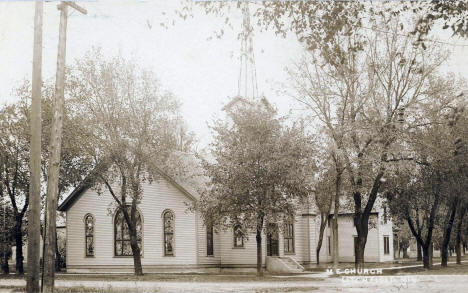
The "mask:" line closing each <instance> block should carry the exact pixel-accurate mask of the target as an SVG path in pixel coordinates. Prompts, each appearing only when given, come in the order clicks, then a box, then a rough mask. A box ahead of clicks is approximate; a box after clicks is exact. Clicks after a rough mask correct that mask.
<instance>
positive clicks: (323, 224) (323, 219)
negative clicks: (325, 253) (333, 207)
mask: <svg viewBox="0 0 468 293" xmlns="http://www.w3.org/2000/svg"><path fill="white" fill-rule="evenodd" d="M327 220H328V214H327V213H322V214H321V215H320V232H319V239H318V242H317V248H316V251H315V252H316V254H317V264H320V249H321V248H322V242H323V233H324V231H325V228H326V227H327Z"/></svg>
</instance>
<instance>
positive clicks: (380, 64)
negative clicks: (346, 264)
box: [289, 18, 444, 267]
mask: <svg viewBox="0 0 468 293" xmlns="http://www.w3.org/2000/svg"><path fill="white" fill-rule="evenodd" d="M374 25H375V26H376V27H377V28H382V30H383V31H390V32H389V33H379V32H377V31H361V32H360V33H359V34H358V33H354V34H352V35H346V34H344V35H343V34H342V35H334V37H333V38H332V39H330V40H327V41H326V42H325V41H323V42H322V43H317V44H316V45H317V48H319V50H318V51H312V52H310V53H307V54H306V56H305V57H304V58H303V59H302V60H301V61H300V62H299V63H298V64H297V65H296V67H295V68H293V69H291V70H290V71H289V72H290V76H291V81H292V83H293V90H294V92H295V94H294V96H295V97H296V99H297V100H298V101H300V102H302V103H303V104H304V105H305V106H306V107H307V109H309V110H310V113H311V116H312V117H314V118H315V121H317V122H318V123H320V124H319V125H321V126H323V127H325V128H326V130H327V131H326V133H327V135H328V137H329V138H330V139H331V140H332V141H333V143H334V149H336V156H337V158H338V159H339V161H341V162H342V163H341V164H343V165H344V167H345V172H346V174H347V179H348V180H347V181H348V182H349V184H350V188H351V191H352V192H351V197H352V199H353V202H354V211H355V215H354V223H355V226H356V230H357V234H358V239H357V245H356V254H355V255H356V262H355V264H356V267H362V266H363V263H364V249H365V245H366V241H367V232H368V220H369V215H370V212H371V211H372V209H373V207H374V203H375V200H376V198H377V196H378V194H379V191H380V188H381V185H382V184H383V183H384V182H385V178H384V175H385V172H386V168H387V166H388V164H389V163H390V162H393V161H397V160H400V159H401V158H395V157H393V156H392V155H391V154H392V152H394V151H395V150H394V148H395V147H398V145H396V144H395V141H396V138H397V137H398V136H399V135H400V131H399V129H398V127H397V125H398V120H399V119H400V118H399V117H400V114H401V115H403V111H404V110H403V109H405V108H408V107H412V106H415V105H417V104H418V103H421V101H423V100H425V98H426V97H427V93H428V91H429V90H435V89H430V88H431V79H432V76H433V75H434V74H435V72H436V70H437V68H438V67H439V66H440V65H441V63H442V62H443V60H444V55H443V54H442V53H441V52H440V51H439V50H438V49H437V48H431V49H430V50H423V49H421V48H418V47H414V46H413V45H412V41H411V37H404V36H402V35H401V34H400V33H399V30H400V28H399V26H398V25H397V24H396V22H395V21H392V20H389V19H384V18H382V19H380V20H375V22H374ZM349 29H353V28H352V27H349ZM358 47H361V48H360V49H356V48H358Z"/></svg>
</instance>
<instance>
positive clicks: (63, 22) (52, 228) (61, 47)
mask: <svg viewBox="0 0 468 293" xmlns="http://www.w3.org/2000/svg"><path fill="white" fill-rule="evenodd" d="M68 6H71V7H72V8H74V9H76V10H77V11H79V12H81V13H83V14H86V13H87V11H86V9H84V8H82V7H80V6H78V5H76V4H75V3H74V2H69V1H62V2H60V4H59V5H58V6H57V8H58V9H59V10H60V26H59V44H58V53H57V74H56V81H55V103H54V104H55V105H54V116H53V120H52V131H51V136H50V153H49V170H48V172H47V203H46V204H47V211H46V213H47V214H46V219H47V220H46V231H47V232H46V239H45V247H46V249H45V251H44V281H43V286H42V288H41V289H42V290H43V291H44V292H54V283H55V261H56V260H55V255H56V254H55V246H56V238H55V232H56V218H57V201H58V183H59V170H60V153H61V148H62V123H63V104H64V87H65V53H66V38H67V18H68Z"/></svg>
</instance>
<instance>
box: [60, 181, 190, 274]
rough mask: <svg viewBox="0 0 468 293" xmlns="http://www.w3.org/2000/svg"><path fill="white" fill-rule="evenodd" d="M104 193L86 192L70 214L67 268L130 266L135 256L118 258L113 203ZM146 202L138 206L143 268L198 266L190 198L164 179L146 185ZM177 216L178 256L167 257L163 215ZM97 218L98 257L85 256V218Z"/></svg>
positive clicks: (72, 207)
mask: <svg viewBox="0 0 468 293" xmlns="http://www.w3.org/2000/svg"><path fill="white" fill-rule="evenodd" d="M102 191H103V193H102V194H101V195H98V193H97V192H96V191H95V190H93V189H88V190H86V191H85V192H84V193H83V194H82V195H81V197H80V198H79V199H77V200H76V202H75V203H74V204H73V205H72V206H71V207H70V208H69V210H68V211H67V266H68V267H69V268H72V267H74V266H76V267H82V266H87V267H89V266H91V267H92V266H106V265H112V266H126V265H130V266H132V265H133V258H132V257H115V256H114V235H113V233H114V227H113V213H112V212H111V211H110V209H111V207H112V203H113V199H112V197H111V195H110V194H109V193H108V191H107V189H106V188H103V189H102ZM143 194H144V195H143V198H142V202H141V203H140V204H139V205H138V208H139V209H140V211H141V215H142V219H143V255H142V264H143V266H145V265H148V266H157V265H166V266H167V265H196V264H197V254H196V251H197V241H196V240H197V239H196V222H197V221H196V219H195V214H194V213H192V212H189V211H188V210H187V203H189V202H190V199H189V198H188V197H187V196H185V195H184V194H182V193H181V192H180V191H179V190H178V189H176V188H175V187H174V186H173V185H171V184H170V183H168V182H167V181H165V180H164V179H161V180H156V181H153V182H152V183H151V184H150V183H145V184H144V185H143ZM166 209H170V210H172V211H173V212H174V213H175V248H174V251H175V252H174V256H164V250H163V227H162V225H163V223H162V213H163V211H164V210H166ZM88 213H90V214H92V215H93V216H94V218H95V232H94V235H95V239H94V243H95V255H94V257H86V256H85V237H84V216H85V215H86V214H88Z"/></svg>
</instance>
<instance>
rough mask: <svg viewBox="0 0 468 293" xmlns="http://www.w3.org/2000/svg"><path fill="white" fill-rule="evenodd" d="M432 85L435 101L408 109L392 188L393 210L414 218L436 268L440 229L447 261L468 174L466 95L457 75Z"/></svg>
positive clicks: (425, 254)
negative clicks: (459, 91)
mask: <svg viewBox="0 0 468 293" xmlns="http://www.w3.org/2000/svg"><path fill="white" fill-rule="evenodd" d="M432 85H433V88H434V89H437V90H434V91H431V97H430V99H429V100H428V101H429V103H427V104H424V105H420V107H419V108H415V109H413V114H410V113H406V114H407V121H408V122H407V128H402V131H401V133H402V136H401V138H402V139H401V141H399V142H398V143H399V144H400V146H401V147H402V148H401V149H400V154H398V155H396V157H399V158H400V159H401V160H400V162H399V163H398V164H397V165H395V166H393V167H394V168H396V169H394V172H393V175H390V176H389V178H390V179H391V180H390V181H389V183H388V184H387V186H386V189H387V190H390V193H389V197H388V202H389V204H390V208H391V211H392V213H393V214H394V215H396V216H397V217H398V218H405V219H406V221H407V222H408V225H409V227H410V229H411V232H412V233H413V234H414V237H415V238H416V240H417V242H418V243H419V245H420V246H421V247H422V250H423V263H424V267H426V268H430V267H431V263H432V256H431V255H430V252H431V245H432V242H433V239H434V233H435V232H436V231H437V230H440V238H441V239H442V241H441V250H442V259H443V262H445V263H446V261H447V248H448V245H449V241H450V234H451V230H452V227H453V223H454V219H455V214H456V209H457V206H458V205H460V200H462V197H461V194H462V193H463V191H464V187H463V185H466V175H465V174H463V173H464V172H463V170H462V169H460V167H461V166H463V165H464V164H466V163H465V162H466V158H464V157H463V156H461V154H462V153H461V151H462V148H457V147H456V143H455V142H457V141H465V140H466V138H465V137H464V136H466V131H464V130H461V129H465V128H466V127H465V126H463V123H462V122H463V120H464V118H463V116H464V115H463V111H460V109H461V108H460V106H461V105H463V99H462V98H461V96H457V95H456V91H457V88H458V85H457V82H454V79H452V78H447V79H440V78H439V79H434V80H433V84H432ZM442 89H443V90H442ZM457 128H458V129H459V130H458V131H457V130H456V129H457ZM463 133H465V135H463ZM404 152H406V154H403V153H404ZM457 152H458V153H459V154H458V155H457V156H454V154H457ZM463 153H465V151H464V152H463ZM395 161H397V160H395ZM459 162H461V163H459ZM465 189H466V188H465ZM443 207H446V210H445V212H443V211H442V210H441V208H443ZM437 225H439V226H437ZM439 227H440V229H439Z"/></svg>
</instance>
